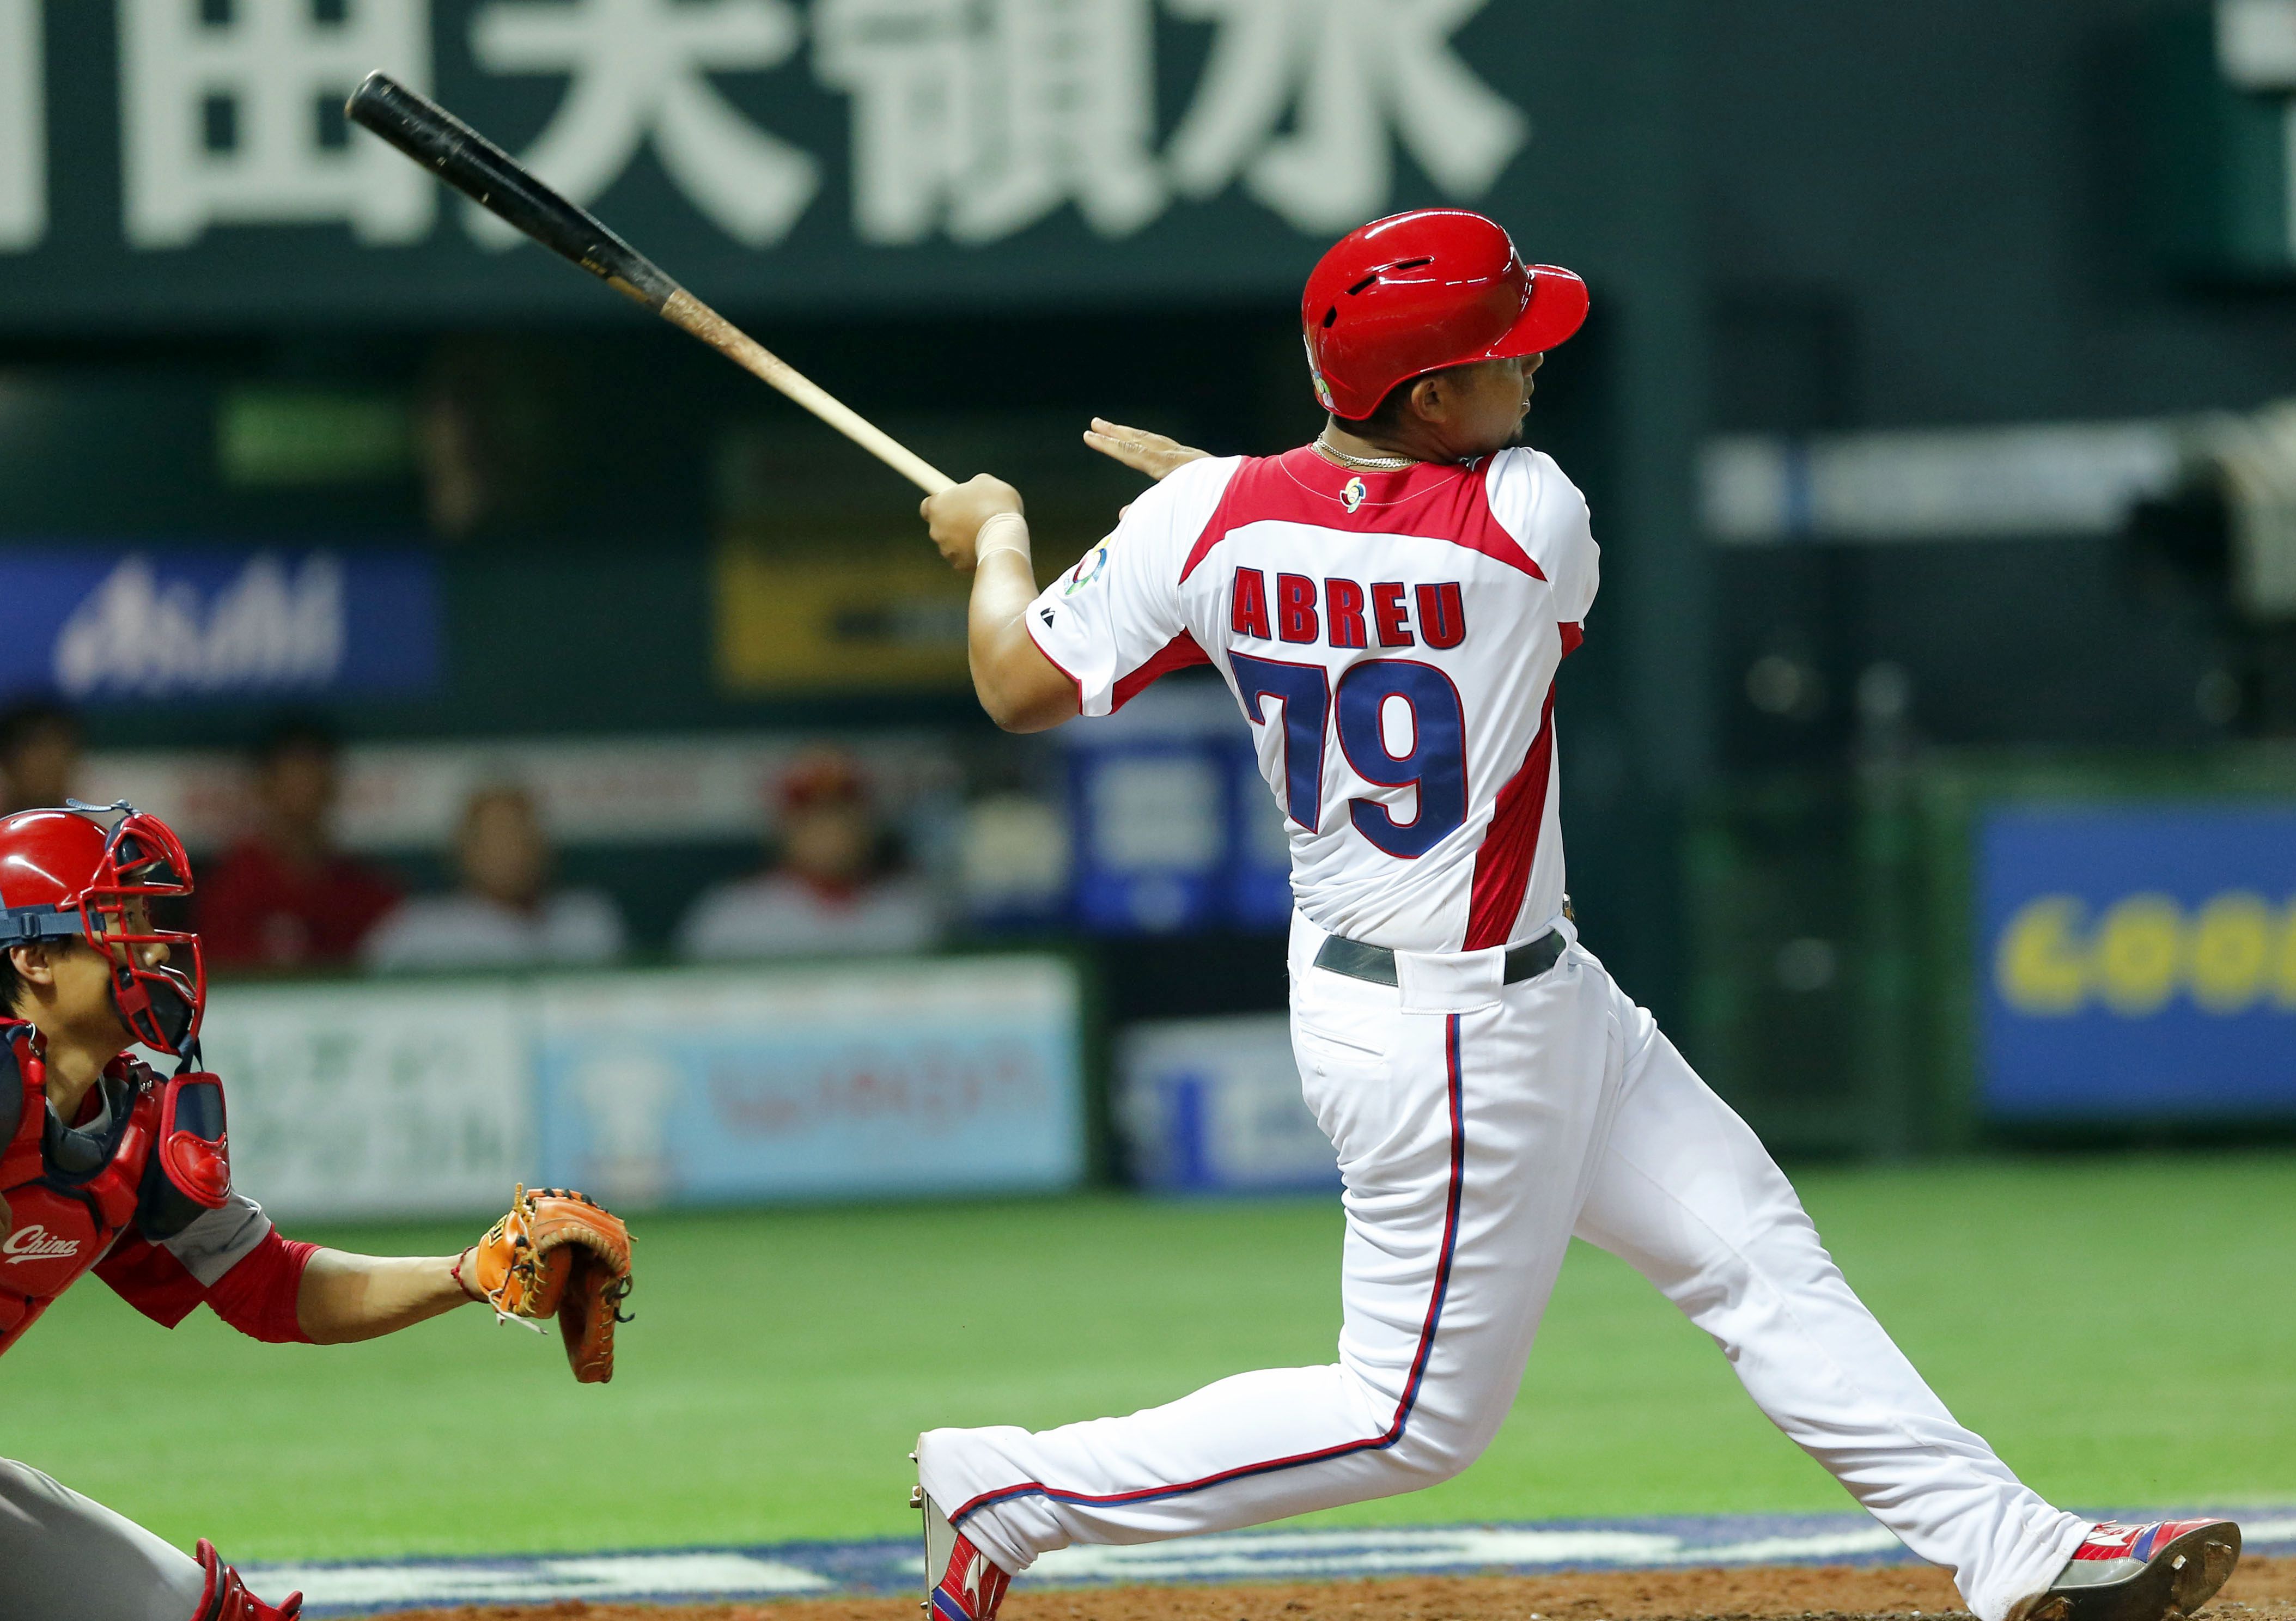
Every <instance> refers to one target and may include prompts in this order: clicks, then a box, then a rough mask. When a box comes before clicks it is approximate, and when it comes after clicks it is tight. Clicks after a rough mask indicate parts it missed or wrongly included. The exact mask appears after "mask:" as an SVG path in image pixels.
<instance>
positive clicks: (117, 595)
mask: <svg viewBox="0 0 2296 1621" xmlns="http://www.w3.org/2000/svg"><path fill="white" fill-rule="evenodd" d="M343 643H344V622H343V568H342V564H341V562H340V561H339V560H338V559H336V558H333V557H331V556H328V555H327V554H325V553H314V554H313V555H312V556H310V557H308V558H307V559H306V560H304V562H303V564H302V566H301V567H300V568H299V569H296V570H295V571H294V572H293V573H292V574H290V573H289V572H288V569H287V568H286V565H285V564H283V562H281V561H280V560H279V559H277V558H275V557H271V556H258V557H256V558H254V559H252V560H250V561H249V563H248V565H247V567H246V569H243V570H242V572H241V573H240V575H239V577H237V578H236V579H234V580H233V581H232V582H231V583H230V584H229V585H225V586H224V587H223V589H221V590H220V591H217V593H215V594H214V597H213V599H212V600H203V598H202V596H201V593H200V591H199V590H198V588H197V587H195V586H193V585H189V584H186V583H184V582H180V581H178V582H170V583H168V584H164V585H163V584H162V583H161V581H160V577H159V576H158V573H157V572H156V570H154V569H153V568H152V561H151V560H150V559H149V558H146V557H142V556H129V557H127V558H126V559H124V560H123V561H121V562H120V564H119V567H118V568H117V569H113V570H112V571H111V573H110V574H109V575H107V576H106V577H104V580H103V583H102V585H98V586H97V587H96V588H95V589H94V591H92V592H90V593H89V594H88V595H87V598H86V601H84V602H81V603H80V605H79V606H78V608H75V609H74V610H72V612H71V617H70V618H67V619H66V620H65V621H64V625H63V628H62V630H61V631H60V632H59V633H58V634H57V636H56V650H55V681H56V685H57V687H58V688H59V689H60V690H61V691H62V692H65V693H66V694H68V695H69V696H70V697H73V698H88V697H93V696H95V695H97V694H99V693H102V694H119V693H135V694H139V695H142V696H145V697H160V696H162V695H166V694H175V693H193V692H217V691H219V690H223V689H225V688H232V687H271V688H294V687H299V686H322V685H324V684H326V683H328V682H330V681H332V679H333V678H334V676H335V674H336V672H337V671H338V670H339V669H340V668H341V667H342V661H343Z"/></svg>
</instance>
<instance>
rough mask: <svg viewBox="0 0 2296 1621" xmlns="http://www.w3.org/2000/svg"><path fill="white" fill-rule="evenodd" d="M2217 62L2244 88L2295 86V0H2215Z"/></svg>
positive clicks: (2267, 90)
mask: <svg viewBox="0 0 2296 1621" xmlns="http://www.w3.org/2000/svg"><path fill="white" fill-rule="evenodd" d="M2217 63H2218V67H2220V68H2221V69H2222V70H2223V71H2224V76H2225V77H2226V78H2228V79H2230V80H2231V81H2232V82H2233V83H2234V84H2235V85H2236V86H2239V87H2240V88H2241V89H2243V90H2260V91H2266V92H2272V91H2279V92H2283V93H2285V92H2287V91H2289V90H2296V0H2217Z"/></svg>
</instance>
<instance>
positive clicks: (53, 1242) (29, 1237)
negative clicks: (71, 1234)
mask: <svg viewBox="0 0 2296 1621" xmlns="http://www.w3.org/2000/svg"><path fill="white" fill-rule="evenodd" d="M78 1253H79V1240H77V1239H66V1238H57V1237H56V1236H55V1235H54V1234H53V1233H51V1232H49V1231H48V1230H47V1229H46V1228H45V1227H43V1226H41V1225H40V1224H38V1223H37V1222H35V1223H33V1224H31V1225H30V1226H29V1227H19V1228H17V1229H16V1231H15V1232H12V1233H10V1234H9V1235H8V1241H7V1242H6V1243H4V1244H0V1255H5V1256H6V1257H8V1264H9V1265H11V1266H12V1265H15V1264H16V1263H17V1262H19V1261H59V1260H61V1259H62V1258H63V1257H66V1256H68V1255H78Z"/></svg>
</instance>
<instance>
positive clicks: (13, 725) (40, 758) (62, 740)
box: [0, 698, 80, 816]
mask: <svg viewBox="0 0 2296 1621" xmlns="http://www.w3.org/2000/svg"><path fill="white" fill-rule="evenodd" d="M79 745H80V736H79V716H77V715H75V714H73V713H72V712H71V711H70V709H67V708H64V706H63V705H61V704H60V703H58V702H56V701H55V700H53V699H49V698H33V699H27V700H24V701H23V702H21V703H17V704H12V705H10V706H9V707H8V708H5V709H0V816H4V815H13V814H14V813H16V812H17V811H20V810H49V809H53V808H54V807H55V806H60V805H61V804H62V803H63V802H64V800H65V799H66V798H68V797H69V796H70V794H71V793H72V792H73V791H74V790H75V788H76V786H77V784H76V782H75V781H74V779H75V778H77V777H78V775H79Z"/></svg>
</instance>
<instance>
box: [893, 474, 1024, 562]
mask: <svg viewBox="0 0 2296 1621" xmlns="http://www.w3.org/2000/svg"><path fill="white" fill-rule="evenodd" d="M917 511H918V512H920V513H921V514H922V515H923V518H924V520H925V522H926V523H927V524H928V525H929V526H930V527H931V532H932V543H933V544H934V545H936V546H938V547H939V548H940V554H941V555H942V556H943V557H945V558H947V560H948V561H949V563H950V565H951V566H952V567H953V568H955V570H956V571H957V572H958V573H959V574H970V573H972V569H973V564H974V562H975V561H976V559H975V558H974V556H973V552H972V545H973V542H974V541H975V540H977V539H978V538H979V537H980V526H981V525H982V524H984V523H987V522H988V520H990V519H991V518H994V517H995V516H996V514H997V513H999V512H1012V513H1014V514H1015V515H1021V514H1022V513H1023V512H1024V509H1023V508H1022V506H1021V492H1020V491H1019V490H1016V489H1014V488H1013V487H1012V486H1011V485H1009V484H1007V483H1005V480H1004V479H992V478H990V477H989V476H988V474H987V473H980V474H977V475H976V476H974V477H972V478H971V479H966V480H965V481H964V483H962V484H960V485H958V486H957V487H955V489H947V490H943V491H941V493H940V494H939V495H927V496H926V497H925V498H924V500H923V502H922V503H920V504H919V506H918V508H917Z"/></svg>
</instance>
